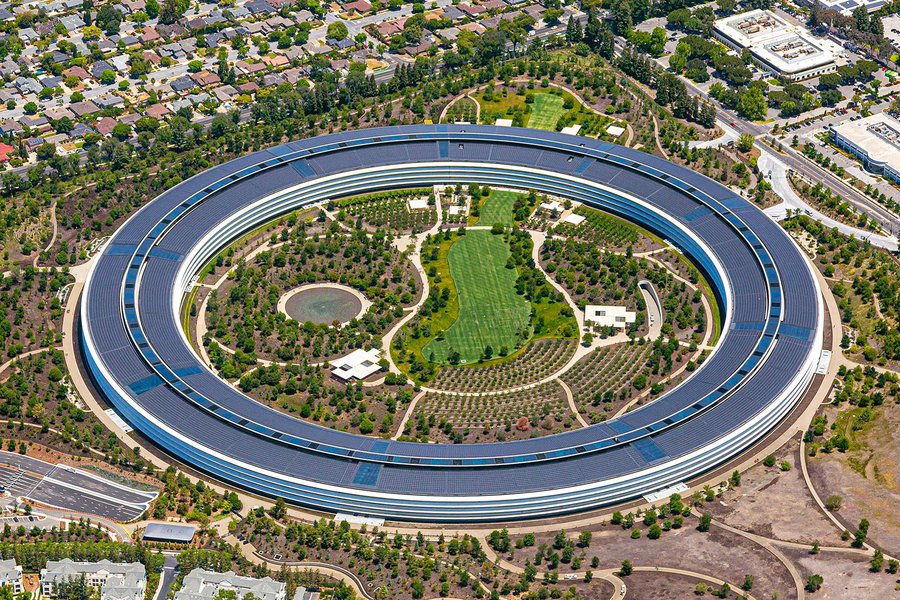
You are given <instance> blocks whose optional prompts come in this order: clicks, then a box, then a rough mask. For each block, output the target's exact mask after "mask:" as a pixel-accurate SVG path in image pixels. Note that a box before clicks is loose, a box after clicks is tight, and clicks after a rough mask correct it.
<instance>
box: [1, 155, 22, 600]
mask: <svg viewBox="0 0 900 600" xmlns="http://www.w3.org/2000/svg"><path fill="white" fill-rule="evenodd" d="M15 150H16V149H15V148H13V147H12V146H10V145H9V144H3V143H0V162H4V163H5V162H7V161H8V160H9V155H10V154H11V153H12V152H15ZM4 585H6V586H9V587H10V588H11V589H12V593H13V594H21V593H22V592H24V591H25V587H24V585H23V584H22V567H20V566H19V565H17V564H16V561H15V560H14V559H9V560H0V586H4Z"/></svg>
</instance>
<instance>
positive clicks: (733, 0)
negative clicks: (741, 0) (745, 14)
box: [716, 0, 737, 15]
mask: <svg viewBox="0 0 900 600" xmlns="http://www.w3.org/2000/svg"><path fill="white" fill-rule="evenodd" d="M716 6H718V7H719V10H720V11H721V12H723V13H725V14H726V15H730V14H731V13H733V12H734V9H735V8H736V7H737V0H716Z"/></svg>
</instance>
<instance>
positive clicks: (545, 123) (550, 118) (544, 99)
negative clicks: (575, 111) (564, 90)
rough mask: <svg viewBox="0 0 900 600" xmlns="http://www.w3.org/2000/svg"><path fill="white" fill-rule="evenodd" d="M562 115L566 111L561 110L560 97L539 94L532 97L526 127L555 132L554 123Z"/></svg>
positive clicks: (561, 100)
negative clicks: (532, 100) (532, 102)
mask: <svg viewBox="0 0 900 600" xmlns="http://www.w3.org/2000/svg"><path fill="white" fill-rule="evenodd" d="M564 114H566V109H565V108H563V98H562V96H557V95H556V94H549V93H545V92H540V93H537V94H535V95H534V104H532V105H531V117H529V119H528V126H529V127H531V128H532V129H545V130H547V131H556V122H557V121H559V118H560V117H561V116H563V115H564Z"/></svg>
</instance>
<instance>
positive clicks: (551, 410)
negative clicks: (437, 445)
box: [403, 381, 580, 444]
mask: <svg viewBox="0 0 900 600" xmlns="http://www.w3.org/2000/svg"><path fill="white" fill-rule="evenodd" d="M571 427H580V425H579V424H578V423H577V421H575V417H574V415H573V414H572V413H571V411H570V410H569V407H568V404H567V402H566V398H565V394H564V393H563V389H562V387H561V386H560V385H559V383H557V382H555V381H549V382H546V383H543V384H541V385H538V386H534V387H530V388H527V389H523V390H517V391H514V392H509V393H500V394H492V395H489V396H487V395H474V396H469V395H455V394H454V395H450V394H438V393H429V394H427V395H426V396H425V397H424V398H422V399H421V400H419V402H418V404H417V405H416V409H415V415H414V418H413V419H410V420H409V421H408V422H407V424H406V428H405V430H404V432H403V433H404V439H405V438H408V439H417V440H420V441H423V442H424V441H431V442H444V443H456V444H460V443H464V442H466V443H468V442H496V441H507V440H514V439H523V438H529V437H536V436H538V435H547V434H550V433H558V432H561V431H564V430H565V429H569V428H571Z"/></svg>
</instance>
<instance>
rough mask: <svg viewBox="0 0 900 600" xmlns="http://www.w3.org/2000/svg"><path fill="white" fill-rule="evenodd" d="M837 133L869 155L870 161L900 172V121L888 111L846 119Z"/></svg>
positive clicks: (836, 130)
mask: <svg viewBox="0 0 900 600" xmlns="http://www.w3.org/2000/svg"><path fill="white" fill-rule="evenodd" d="M833 129H834V132H835V134H837V135H838V136H839V137H840V138H842V139H843V140H844V141H846V142H850V143H851V144H853V145H854V146H856V147H857V148H859V149H860V150H862V151H863V152H865V154H866V155H868V158H869V161H871V162H874V163H878V164H879V165H883V166H886V167H890V169H891V170H893V171H895V172H900V121H898V120H897V119H895V118H894V117H892V116H891V115H889V114H887V113H878V114H875V115H870V116H868V117H865V118H864V119H860V120H859V121H845V122H844V123H841V124H840V125H838V126H836V127H834V128H833Z"/></svg>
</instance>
